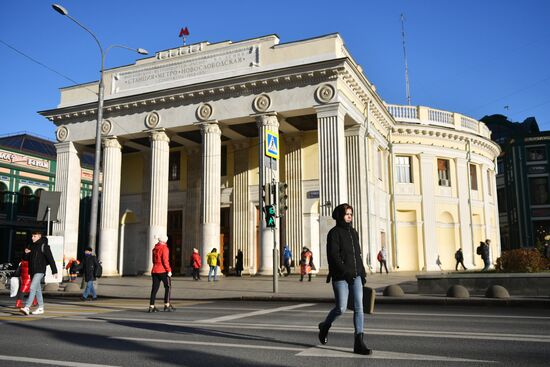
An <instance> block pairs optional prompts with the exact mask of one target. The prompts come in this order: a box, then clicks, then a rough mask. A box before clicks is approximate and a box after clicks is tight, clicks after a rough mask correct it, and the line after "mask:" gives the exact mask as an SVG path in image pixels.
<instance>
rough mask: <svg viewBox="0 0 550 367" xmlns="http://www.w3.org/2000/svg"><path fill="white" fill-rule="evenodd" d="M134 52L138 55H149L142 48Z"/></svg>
mask: <svg viewBox="0 0 550 367" xmlns="http://www.w3.org/2000/svg"><path fill="white" fill-rule="evenodd" d="M136 51H137V53H138V54H140V55H149V52H148V51H147V50H146V49H144V48H138V49H137V50H136Z"/></svg>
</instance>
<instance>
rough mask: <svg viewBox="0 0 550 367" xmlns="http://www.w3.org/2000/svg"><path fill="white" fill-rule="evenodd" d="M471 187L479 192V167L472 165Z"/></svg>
mask: <svg viewBox="0 0 550 367" xmlns="http://www.w3.org/2000/svg"><path fill="white" fill-rule="evenodd" d="M470 187H471V188H472V190H475V191H477V166H476V165H475V164H470Z"/></svg>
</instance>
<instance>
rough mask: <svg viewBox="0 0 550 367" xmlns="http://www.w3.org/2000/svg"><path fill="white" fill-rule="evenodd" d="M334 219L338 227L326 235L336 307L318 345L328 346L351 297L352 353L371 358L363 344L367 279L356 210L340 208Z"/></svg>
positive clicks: (327, 320)
mask: <svg viewBox="0 0 550 367" xmlns="http://www.w3.org/2000/svg"><path fill="white" fill-rule="evenodd" d="M332 218H333V219H335V220H336V226H335V227H334V228H332V229H331V230H330V231H329V233H328V235H327V260H328V269H329V276H328V278H327V282H328V281H330V279H332V289H333V291H334V297H335V301H336V305H335V307H334V308H333V309H332V310H330V312H329V314H328V315H327V317H326V319H325V321H323V322H321V323H320V324H319V341H320V342H321V344H326V343H327V342H328V338H327V337H328V331H329V329H330V327H331V325H332V323H333V322H334V320H336V318H338V316H340V315H342V314H343V313H344V312H345V311H346V308H347V301H348V295H349V293H351V295H352V297H353V300H354V310H353V326H354V327H355V340H354V346H353V352H354V353H357V354H371V353H372V351H371V350H370V349H369V348H367V346H366V345H365V343H364V341H363V326H364V317H363V285H364V284H365V282H366V276H367V275H366V272H365V267H364V266H363V260H362V257H361V246H360V245H359V235H358V234H357V231H356V230H355V229H354V228H353V227H352V226H351V222H352V218H353V208H352V207H351V205H349V204H340V205H338V206H337V207H336V208H335V209H334V211H333V212H332Z"/></svg>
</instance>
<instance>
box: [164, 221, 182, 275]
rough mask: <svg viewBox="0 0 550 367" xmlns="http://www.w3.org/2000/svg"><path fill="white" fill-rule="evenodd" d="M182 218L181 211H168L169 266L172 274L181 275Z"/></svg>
mask: <svg viewBox="0 0 550 367" xmlns="http://www.w3.org/2000/svg"><path fill="white" fill-rule="evenodd" d="M182 218H183V214H182V212H181V210H171V211H168V228H167V232H168V248H169V249H170V266H171V267H172V273H174V274H181V273H182V271H183V270H185V269H182V261H181V256H182V252H181V251H182V250H181V248H182V231H181V226H182V223H183V222H182Z"/></svg>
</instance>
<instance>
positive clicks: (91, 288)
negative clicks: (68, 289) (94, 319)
mask: <svg viewBox="0 0 550 367" xmlns="http://www.w3.org/2000/svg"><path fill="white" fill-rule="evenodd" d="M89 294H91V295H92V298H94V299H95V298H97V294H96V293H95V288H94V281H93V280H88V282H87V283H86V289H84V293H83V294H82V297H84V298H88V295H89Z"/></svg>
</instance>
